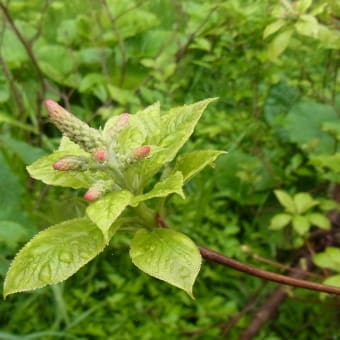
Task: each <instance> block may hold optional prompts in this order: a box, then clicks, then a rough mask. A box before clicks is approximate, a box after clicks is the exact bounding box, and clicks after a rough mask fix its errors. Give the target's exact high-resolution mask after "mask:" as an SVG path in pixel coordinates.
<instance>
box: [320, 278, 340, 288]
mask: <svg viewBox="0 0 340 340" xmlns="http://www.w3.org/2000/svg"><path fill="white" fill-rule="evenodd" d="M323 284H325V285H329V286H334V287H340V275H332V276H330V277H328V278H327V279H326V280H324V281H323Z"/></svg>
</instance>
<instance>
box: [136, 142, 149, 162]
mask: <svg viewBox="0 0 340 340" xmlns="http://www.w3.org/2000/svg"><path fill="white" fill-rule="evenodd" d="M150 151H151V147H150V146H149V145H144V146H140V147H138V148H136V149H134V150H133V156H134V158H135V159H136V160H137V159H143V158H146V157H147V156H148V155H149V154H150Z"/></svg>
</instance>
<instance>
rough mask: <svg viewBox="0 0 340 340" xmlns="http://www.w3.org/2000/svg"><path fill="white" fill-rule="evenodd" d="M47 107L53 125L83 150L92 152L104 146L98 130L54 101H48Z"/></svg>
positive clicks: (46, 102)
mask: <svg viewBox="0 0 340 340" xmlns="http://www.w3.org/2000/svg"><path fill="white" fill-rule="evenodd" d="M45 105H46V108H47V110H48V112H49V117H50V119H51V121H52V122H53V124H54V125H55V126H56V127H57V128H58V129H59V130H60V131H61V132H62V133H64V134H65V136H67V137H68V138H70V139H71V140H72V142H74V143H76V144H78V145H79V146H80V147H81V148H82V149H84V150H85V151H88V152H91V151H92V150H93V149H95V148H98V147H101V146H102V145H103V139H102V136H101V133H100V132H99V131H98V130H96V129H93V128H91V127H89V126H88V125H87V124H86V123H84V122H83V121H81V120H80V119H78V118H77V117H75V116H74V115H73V114H72V113H70V112H68V111H66V110H65V109H64V108H63V107H61V106H60V105H59V104H58V103H56V102H54V101H53V100H50V99H49V100H46V101H45Z"/></svg>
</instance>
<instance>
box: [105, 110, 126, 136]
mask: <svg viewBox="0 0 340 340" xmlns="http://www.w3.org/2000/svg"><path fill="white" fill-rule="evenodd" d="M129 117H130V115H129V114H128V113H122V114H121V115H120V116H118V117H117V120H116V121H115V123H114V125H113V126H111V127H110V129H109V130H108V132H107V136H108V137H109V138H114V137H115V136H116V135H117V134H118V133H119V132H120V131H122V130H124V129H125V127H126V126H127V125H128V123H129V119H130V118H129Z"/></svg>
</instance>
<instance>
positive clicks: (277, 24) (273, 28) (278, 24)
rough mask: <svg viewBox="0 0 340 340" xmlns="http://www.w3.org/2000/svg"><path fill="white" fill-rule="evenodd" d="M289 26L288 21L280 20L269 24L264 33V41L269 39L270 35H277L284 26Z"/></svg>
mask: <svg viewBox="0 0 340 340" xmlns="http://www.w3.org/2000/svg"><path fill="white" fill-rule="evenodd" d="M286 24H287V21H286V20H282V19H279V20H277V21H274V22H272V23H271V24H269V25H268V26H267V27H266V28H265V29H264V31H263V39H266V38H268V37H269V36H270V35H272V34H274V33H276V32H277V31H278V30H280V29H281V28H282V27H283V26H285V25H286Z"/></svg>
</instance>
